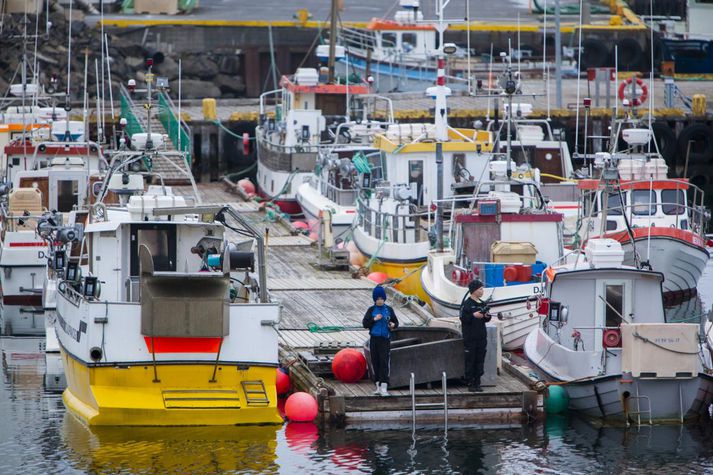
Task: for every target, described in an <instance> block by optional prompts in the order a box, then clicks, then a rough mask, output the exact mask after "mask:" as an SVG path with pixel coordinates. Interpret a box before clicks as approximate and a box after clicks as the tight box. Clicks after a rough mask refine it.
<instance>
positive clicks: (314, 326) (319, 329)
mask: <svg viewBox="0 0 713 475" xmlns="http://www.w3.org/2000/svg"><path fill="white" fill-rule="evenodd" d="M199 190H200V192H201V194H202V198H203V200H204V202H214V203H228V204H230V205H231V206H234V207H236V208H237V209H239V210H240V211H241V212H242V213H243V216H245V217H246V218H247V219H248V220H250V222H251V223H253V225H255V226H256V227H257V228H258V229H260V228H264V229H266V230H269V231H268V234H269V238H268V239H267V245H268V287H269V289H270V293H271V295H272V297H273V298H275V299H277V300H278V301H279V302H280V303H281V304H282V308H283V310H282V318H281V323H280V330H279V332H280V360H281V362H282V364H283V365H284V366H288V367H289V368H290V374H291V377H292V384H293V389H294V390H300V391H305V392H309V393H311V394H312V395H314V396H315V397H316V398H317V401H318V404H319V409H320V416H319V417H320V419H321V420H322V421H324V422H329V423H334V424H344V423H355V422H358V421H370V420H371V421H384V420H388V421H394V422H398V423H404V424H410V423H411V422H412V417H413V416H414V415H415V417H416V420H417V421H418V422H419V423H420V422H434V421H436V422H437V421H442V420H443V418H444V409H443V403H444V394H443V389H442V387H441V383H440V382H436V383H433V384H428V385H417V386H415V391H414V394H413V396H412V394H411V392H410V390H409V388H403V389H402V388H399V389H390V390H389V393H390V395H389V396H388V397H381V396H376V395H374V394H372V391H373V389H374V385H373V383H372V382H371V381H370V380H368V379H363V380H361V381H360V382H358V383H354V384H346V383H341V382H339V381H337V380H336V379H334V378H333V377H332V376H331V375H327V374H326V373H328V372H329V367H330V366H331V356H333V355H334V354H335V353H336V352H337V351H338V350H339V349H342V348H359V349H360V348H361V347H362V344H363V343H364V341H366V340H367V339H368V337H369V336H368V333H367V331H366V330H365V329H364V328H362V326H361V320H362V317H363V314H364V310H365V309H366V308H367V307H368V305H370V304H371V302H372V297H371V293H372V289H373V287H374V284H373V283H372V282H371V281H369V280H367V279H365V278H363V277H359V276H358V275H357V274H356V273H354V272H353V269H352V270H349V269H347V270H338V269H328V268H325V267H324V266H320V259H319V257H318V255H317V246H316V243H314V242H313V241H312V240H311V239H310V238H308V237H307V236H304V235H303V234H295V229H294V228H293V227H292V226H291V225H290V224H289V223H287V222H285V221H281V220H280V219H278V218H276V217H275V215H271V214H268V213H267V212H266V211H265V210H264V208H261V207H260V206H259V205H258V204H257V203H255V202H252V201H248V202H244V201H240V199H239V197H238V195H237V194H235V193H236V192H235V190H234V187H232V186H231V185H230V184H226V183H225V182H223V183H212V184H203V185H201V186H200V187H199ZM178 192H179V193H180V192H181V190H180V189H178ZM323 262H324V261H323ZM389 302H390V304H391V305H392V306H393V307H394V309H395V312H396V314H397V316H398V318H399V322H400V323H401V326H402V327H405V326H425V325H426V324H427V322H428V320H429V319H431V318H433V316H432V315H431V314H430V313H429V312H428V311H427V308H424V307H421V306H420V305H419V304H418V303H417V302H415V301H413V300H411V299H409V298H406V297H405V296H403V295H402V294H400V293H398V292H392V291H391V290H389ZM526 381H527V378H519V377H518V376H517V371H514V370H513V368H512V367H510V365H509V363H508V362H507V360H505V361H503V367H502V369H501V370H500V372H499V374H498V376H497V379H496V384H495V385H494V386H484V392H482V393H471V392H468V391H467V389H466V387H465V386H464V385H463V384H462V383H461V382H460V381H457V380H456V381H454V380H449V381H448V382H447V408H448V411H447V413H448V419H449V420H451V421H478V422H484V423H509V422H515V421H518V422H519V421H521V420H523V419H527V418H528V417H534V416H535V415H536V413H537V412H538V411H539V408H540V407H541V406H542V396H541V394H538V393H537V392H536V391H533V390H531V389H530V387H529V385H528V384H527V382H526ZM414 403H415V404H416V405H417V411H416V412H415V413H414V411H413V409H414V407H413V404H414Z"/></svg>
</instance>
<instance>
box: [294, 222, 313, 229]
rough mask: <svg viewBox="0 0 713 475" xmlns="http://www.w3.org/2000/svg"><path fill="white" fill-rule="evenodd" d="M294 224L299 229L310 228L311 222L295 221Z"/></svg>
mask: <svg viewBox="0 0 713 475" xmlns="http://www.w3.org/2000/svg"><path fill="white" fill-rule="evenodd" d="M292 226H294V227H296V228H297V229H309V224H307V223H305V222H304V221H293V222H292Z"/></svg>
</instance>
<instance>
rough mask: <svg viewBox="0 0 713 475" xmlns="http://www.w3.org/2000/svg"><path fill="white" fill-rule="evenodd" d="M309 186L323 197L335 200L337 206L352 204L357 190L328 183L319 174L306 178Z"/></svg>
mask: <svg viewBox="0 0 713 475" xmlns="http://www.w3.org/2000/svg"><path fill="white" fill-rule="evenodd" d="M307 181H308V182H309V184H310V186H311V187H312V188H314V189H316V190H318V191H319V193H320V194H321V195H322V196H324V197H325V198H327V199H329V200H331V201H333V202H335V203H336V204H338V205H339V206H354V203H355V202H356V198H357V193H358V190H356V189H353V188H352V189H348V188H340V187H338V186H335V185H333V184H332V183H329V181H327V180H325V179H324V178H322V177H321V176H316V175H311V176H310V177H309V179H308V180H307Z"/></svg>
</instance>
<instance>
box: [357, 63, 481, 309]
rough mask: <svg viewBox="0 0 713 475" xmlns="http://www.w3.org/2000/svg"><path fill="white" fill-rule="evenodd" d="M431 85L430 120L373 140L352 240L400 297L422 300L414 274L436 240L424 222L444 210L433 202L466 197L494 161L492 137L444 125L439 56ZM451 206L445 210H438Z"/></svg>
mask: <svg viewBox="0 0 713 475" xmlns="http://www.w3.org/2000/svg"><path fill="white" fill-rule="evenodd" d="M440 66H441V69H440V71H441V75H440V77H439V80H438V85H436V86H434V87H431V88H429V89H428V90H427V94H429V95H430V96H432V97H434V98H435V102H436V103H435V111H436V113H435V121H434V123H420V124H398V125H391V126H389V127H388V128H387V129H386V131H385V132H384V133H383V134H381V135H378V136H377V137H376V139H375V141H374V146H375V148H376V149H377V150H379V151H380V152H381V160H380V163H379V166H378V169H379V171H380V175H379V176H378V177H376V178H374V177H373V176H372V180H371V181H372V183H370V187H369V188H364V189H362V190H361V191H360V196H359V198H358V201H357V203H358V205H357V206H358V209H357V211H358V221H357V222H356V224H355V225H354V230H353V241H354V244H355V245H356V247H357V249H358V251H359V252H360V253H361V254H362V255H363V256H364V257H365V258H366V259H367V260H368V262H367V264H368V265H367V267H369V268H370V270H371V271H373V272H383V273H384V274H386V275H387V276H388V277H389V278H390V279H394V281H395V286H396V288H397V289H399V290H400V291H401V292H403V293H405V294H410V295H415V296H417V297H418V298H420V299H421V300H423V301H428V295H427V294H426V293H425V292H424V291H423V288H422V286H421V279H420V276H419V274H420V270H421V268H422V267H424V266H425V265H426V258H427V255H428V252H429V251H430V250H431V248H432V247H433V246H434V245H436V242H435V241H436V240H437V239H440V238H441V237H442V232H441V230H439V229H436V228H433V227H432V226H431V224H433V223H436V222H439V221H437V220H436V214H437V213H441V212H443V211H444V210H443V208H444V207H443V206H442V205H439V206H436V205H435V204H434V202H436V201H439V200H443V199H444V198H445V197H446V196H448V195H450V194H453V195H454V196H455V198H454V199H455V200H456V201H457V200H458V198H459V197H467V196H469V195H470V194H472V193H473V191H474V190H475V188H476V186H477V183H478V182H479V181H480V180H481V179H482V178H483V177H484V176H486V175H487V173H488V170H489V162H490V161H491V159H492V158H493V154H492V148H493V140H492V133H490V132H487V131H485V130H476V129H465V128H458V129H457V128H453V127H450V126H449V125H448V112H447V99H446V97H447V96H448V95H450V93H451V91H450V89H449V88H448V87H446V86H445V76H444V67H445V59H444V58H441V60H440ZM448 209H450V207H447V209H446V210H445V212H447V211H448Z"/></svg>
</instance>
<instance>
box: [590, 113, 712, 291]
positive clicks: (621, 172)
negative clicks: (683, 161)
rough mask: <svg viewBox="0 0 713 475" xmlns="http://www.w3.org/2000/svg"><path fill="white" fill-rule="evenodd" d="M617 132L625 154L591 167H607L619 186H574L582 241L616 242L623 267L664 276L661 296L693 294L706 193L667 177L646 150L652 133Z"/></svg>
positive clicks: (598, 158)
mask: <svg viewBox="0 0 713 475" xmlns="http://www.w3.org/2000/svg"><path fill="white" fill-rule="evenodd" d="M623 125H624V124H623V123H619V124H618V126H619V127H620V128H621V127H622V126H623ZM613 133H615V134H616V135H615V136H618V135H619V133H618V131H614V132H613ZM620 133H621V136H622V138H623V139H624V141H625V142H626V143H627V144H628V146H629V149H628V150H626V151H623V152H613V153H610V152H600V153H597V154H596V155H595V157H594V166H595V168H596V169H599V170H605V169H607V167H608V168H609V169H611V172H612V173H614V174H615V176H617V177H618V183H619V186H617V188H616V189H614V190H609V191H606V187H605V186H602V185H603V182H604V181H605V180H604V179H600V180H580V181H579V182H578V187H579V189H580V190H581V193H582V195H581V206H582V208H581V210H580V221H581V226H580V227H579V230H578V232H579V237H580V240H581V241H580V242H586V240H587V239H588V238H592V237H607V238H612V239H615V240H617V241H618V242H620V243H621V244H622V246H623V248H624V251H625V258H624V264H625V265H631V266H638V264H640V263H643V264H644V265H646V266H648V267H650V268H651V269H653V270H655V271H659V272H661V273H663V274H664V276H665V280H664V283H663V288H664V292H667V293H673V294H688V293H692V292H695V289H696V286H697V284H698V280H699V279H700V277H701V275H702V273H703V270H704V269H705V267H706V264H707V262H708V259H709V258H710V252H709V251H708V249H707V248H706V235H705V230H706V225H707V222H708V220H709V218H710V211H709V210H708V209H707V208H706V207H705V205H704V203H705V196H704V192H703V191H702V190H701V189H700V188H698V187H697V186H695V185H694V184H692V183H690V182H689V181H688V180H687V179H683V178H680V179H674V178H668V177H667V175H668V167H667V166H666V162H665V161H664V159H663V158H662V157H661V156H660V154H659V153H658V152H656V151H654V152H647V151H646V149H647V147H648V145H649V143H650V142H651V137H652V132H651V130H650V129H648V128H628V129H624V128H621V130H620ZM602 173H604V172H602ZM605 212H606V213H605ZM604 216H606V218H604Z"/></svg>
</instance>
